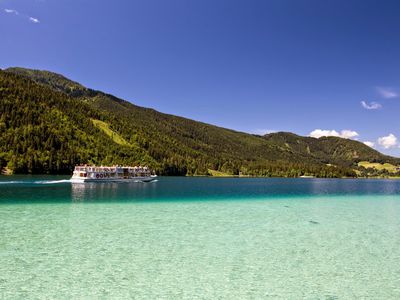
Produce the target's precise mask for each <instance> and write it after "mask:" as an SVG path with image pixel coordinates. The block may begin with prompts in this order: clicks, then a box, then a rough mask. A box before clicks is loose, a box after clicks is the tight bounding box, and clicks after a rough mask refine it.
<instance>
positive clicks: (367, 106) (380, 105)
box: [361, 101, 382, 110]
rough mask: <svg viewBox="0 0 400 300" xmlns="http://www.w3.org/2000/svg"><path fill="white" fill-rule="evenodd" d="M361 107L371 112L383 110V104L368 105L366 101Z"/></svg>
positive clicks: (372, 103) (373, 103)
mask: <svg viewBox="0 0 400 300" xmlns="http://www.w3.org/2000/svg"><path fill="white" fill-rule="evenodd" d="M361 105H362V107H364V108H365V109H369V110H373V109H380V108H382V104H380V103H378V102H370V103H368V102H366V101H361Z"/></svg>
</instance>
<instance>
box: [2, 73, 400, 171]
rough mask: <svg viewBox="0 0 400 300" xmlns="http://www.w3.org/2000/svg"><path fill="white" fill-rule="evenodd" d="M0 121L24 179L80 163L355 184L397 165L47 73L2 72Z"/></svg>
mask: <svg viewBox="0 0 400 300" xmlns="http://www.w3.org/2000/svg"><path fill="white" fill-rule="evenodd" d="M0 113H1V117H0V167H2V166H3V167H4V166H7V167H8V168H9V169H12V170H14V171H15V172H20V173H27V172H30V173H69V172H70V171H71V169H72V168H73V166H74V165H75V164H79V163H96V164H130V165H132V164H139V163H142V164H147V165H149V166H150V167H151V168H153V169H155V170H157V173H159V174H162V175H207V174H208V170H209V169H212V170H217V171H221V172H224V173H228V174H233V175H239V174H241V175H250V176H287V177H297V176H302V175H314V176H319V177H344V176H348V177H352V176H355V172H354V170H353V169H355V168H356V167H355V166H356V163H357V162H358V161H360V160H369V161H371V160H373V161H379V162H391V163H395V164H398V163H399V160H398V159H395V158H391V157H387V156H384V155H382V154H380V153H379V152H377V151H375V150H373V149H371V148H369V147H367V146H365V145H363V144H362V143H359V142H356V141H350V140H344V139H339V138H321V139H318V140H317V139H313V138H306V137H300V136H297V135H294V134H289V133H277V134H271V135H267V136H264V137H261V136H255V135H250V134H246V133H241V132H236V131H233V130H229V129H224V128H220V127H216V126H212V125H209V124H205V123H201V122H195V121H192V120H189V119H185V118H182V117H177V116H172V115H167V114H162V113H159V112H157V111H155V110H152V109H148V108H142V107H138V106H136V105H133V104H131V103H129V102H127V101H124V100H121V99H118V98H116V97H114V96H112V95H108V94H105V93H102V92H99V91H95V90H91V89H87V88H85V87H83V86H82V85H80V84H78V83H76V82H73V81H70V80H68V79H66V78H65V77H63V76H61V75H58V74H54V73H51V72H46V71H35V70H27V69H21V68H13V69H8V70H6V71H0ZM91 119H98V120H101V121H103V122H106V123H107V124H108V125H109V127H110V129H111V130H112V131H114V132H116V133H118V134H119V135H120V136H121V137H122V138H123V139H124V140H126V141H127V142H128V143H129V145H125V146H123V145H118V144H116V143H114V142H113V140H112V139H111V138H110V137H109V136H107V135H106V134H105V133H104V132H102V131H101V130H100V129H99V128H97V127H96V126H94V125H93V123H92V121H91ZM327 164H332V165H333V166H330V165H327Z"/></svg>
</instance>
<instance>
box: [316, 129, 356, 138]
mask: <svg viewBox="0 0 400 300" xmlns="http://www.w3.org/2000/svg"><path fill="white" fill-rule="evenodd" d="M309 136H310V137H314V138H317V139H319V138H320V137H323V136H336V137H341V138H344V139H354V138H356V137H358V136H359V134H358V133H357V132H356V131H354V130H348V129H345V130H342V131H340V132H337V131H336V130H324V129H315V130H313V131H311V132H310V134H309Z"/></svg>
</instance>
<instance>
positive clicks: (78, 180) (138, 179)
mask: <svg viewBox="0 0 400 300" xmlns="http://www.w3.org/2000/svg"><path fill="white" fill-rule="evenodd" d="M156 178H157V176H156V175H153V176H146V177H140V176H138V177H130V178H74V177H72V178H71V180H70V181H71V182H72V183H86V182H99V183H101V182H103V183H105V182H150V181H153V180H155V179H156Z"/></svg>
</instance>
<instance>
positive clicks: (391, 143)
mask: <svg viewBox="0 0 400 300" xmlns="http://www.w3.org/2000/svg"><path fill="white" fill-rule="evenodd" d="M378 144H379V145H381V146H382V147H383V148H385V149H389V148H393V147H396V146H397V137H396V136H395V135H394V134H393V133H391V134H389V135H388V136H383V137H380V138H379V139H378Z"/></svg>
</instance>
